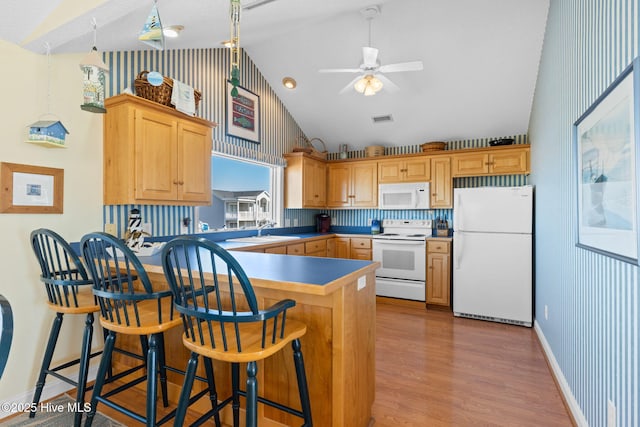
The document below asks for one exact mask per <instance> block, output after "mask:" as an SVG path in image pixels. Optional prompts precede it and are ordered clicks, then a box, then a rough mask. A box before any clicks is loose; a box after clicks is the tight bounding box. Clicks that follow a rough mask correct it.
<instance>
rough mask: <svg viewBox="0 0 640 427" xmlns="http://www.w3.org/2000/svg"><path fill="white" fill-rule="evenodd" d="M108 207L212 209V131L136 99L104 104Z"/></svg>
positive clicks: (204, 124) (115, 99) (201, 122)
mask: <svg viewBox="0 0 640 427" xmlns="http://www.w3.org/2000/svg"><path fill="white" fill-rule="evenodd" d="M105 107H106V109H107V113H106V114H105V116H104V204H106V205H116V204H151V205H153V204H157V205H193V206H195V205H209V204H211V129H212V128H213V127H215V126H216V124H215V123H212V122H209V121H207V120H203V119H200V118H195V117H189V116H186V115H184V114H182V113H180V112H178V111H176V110H174V109H172V108H169V107H165V106H163V105H160V104H157V103H155V102H152V101H148V100H146V99H143V98H140V97H136V96H133V95H126V94H123V95H118V96H114V97H112V98H109V99H107V100H106V101H105Z"/></svg>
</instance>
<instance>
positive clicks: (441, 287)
mask: <svg viewBox="0 0 640 427" xmlns="http://www.w3.org/2000/svg"><path fill="white" fill-rule="evenodd" d="M449 266H450V260H449V255H447V254H440V253H433V254H428V255H427V295H426V303H427V304H437V305H443V306H449V305H450V304H451V296H450V292H449V291H450V286H451V285H450V284H451V278H450V273H449V271H450V268H449Z"/></svg>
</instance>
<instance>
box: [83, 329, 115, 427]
mask: <svg viewBox="0 0 640 427" xmlns="http://www.w3.org/2000/svg"><path fill="white" fill-rule="evenodd" d="M115 340H116V333H115V332H113V331H109V335H107V339H106V340H105V342H104V349H103V350H102V357H101V358H100V367H98V373H97V375H96V383H95V384H94V386H93V393H92V394H91V410H90V411H89V413H88V414H87V420H86V421H85V424H84V426H85V427H91V423H92V422H93V417H94V416H95V415H96V410H97V409H98V396H100V392H101V391H102V386H103V385H104V379H105V377H106V376H107V370H108V369H109V367H110V366H111V354H112V353H113V344H114V342H115Z"/></svg>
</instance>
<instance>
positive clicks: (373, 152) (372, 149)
mask: <svg viewBox="0 0 640 427" xmlns="http://www.w3.org/2000/svg"><path fill="white" fill-rule="evenodd" d="M365 152H366V153H367V157H378V156H384V147H383V146H382V145H369V146H368V147H366V148H365Z"/></svg>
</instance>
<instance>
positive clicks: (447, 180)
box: [431, 156, 453, 209]
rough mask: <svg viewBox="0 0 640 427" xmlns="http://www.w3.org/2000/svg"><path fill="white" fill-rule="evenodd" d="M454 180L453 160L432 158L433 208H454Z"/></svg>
mask: <svg viewBox="0 0 640 427" xmlns="http://www.w3.org/2000/svg"><path fill="white" fill-rule="evenodd" d="M452 203H453V178H452V177H451V158H450V157H445V156H438V157H432V158H431V208H432V209H440V208H452V207H453V204H452Z"/></svg>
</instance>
